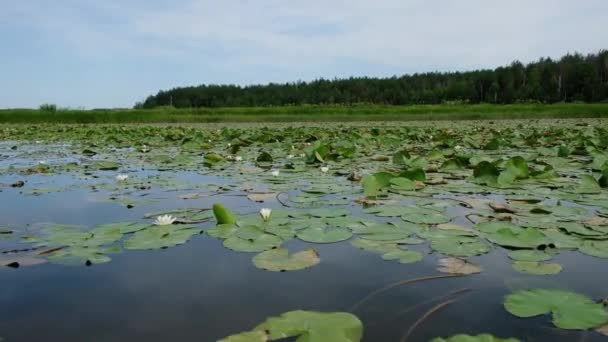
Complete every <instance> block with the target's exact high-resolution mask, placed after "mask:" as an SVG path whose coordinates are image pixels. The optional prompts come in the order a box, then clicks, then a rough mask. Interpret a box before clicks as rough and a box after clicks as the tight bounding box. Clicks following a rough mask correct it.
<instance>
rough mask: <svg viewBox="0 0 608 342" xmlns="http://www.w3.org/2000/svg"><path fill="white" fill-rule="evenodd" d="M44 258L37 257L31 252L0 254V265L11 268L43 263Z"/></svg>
mask: <svg viewBox="0 0 608 342" xmlns="http://www.w3.org/2000/svg"><path fill="white" fill-rule="evenodd" d="M45 262H47V260H46V259H43V258H38V257H36V256H35V255H34V254H33V253H9V254H2V255H0V265H1V266H8V267H12V268H18V267H24V266H34V265H39V264H44V263H45Z"/></svg>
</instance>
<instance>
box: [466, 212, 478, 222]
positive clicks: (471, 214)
mask: <svg viewBox="0 0 608 342" xmlns="http://www.w3.org/2000/svg"><path fill="white" fill-rule="evenodd" d="M470 216H477V217H479V215H477V214H474V213H469V214H466V215H464V217H466V219H467V220H469V222H471V223H472V224H476V223H477V221H474V220H472V219H471V217H470Z"/></svg>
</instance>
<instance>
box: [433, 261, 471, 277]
mask: <svg viewBox="0 0 608 342" xmlns="http://www.w3.org/2000/svg"><path fill="white" fill-rule="evenodd" d="M437 270H438V271H439V272H443V273H452V274H474V273H480V272H481V267H480V266H477V265H475V264H473V263H470V262H468V261H466V260H462V259H456V258H443V259H440V260H439V267H438V268H437Z"/></svg>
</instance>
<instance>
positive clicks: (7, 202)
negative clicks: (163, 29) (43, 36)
mask: <svg viewBox="0 0 608 342" xmlns="http://www.w3.org/2000/svg"><path fill="white" fill-rule="evenodd" d="M9 145H11V144H10V143H4V144H2V146H1V147H2V150H1V151H2V154H3V158H0V168H2V167H7V166H8V165H14V166H15V165H17V166H19V165H22V164H23V165H32V163H35V161H36V160H37V159H40V158H37V157H45V160H47V161H51V162H52V163H64V162H69V161H73V160H78V158H75V157H74V156H71V155H70V154H69V153H62V152H58V151H57V149H59V148H58V147H56V146H44V145H42V146H40V145H37V147H36V148H34V147H28V148H23V147H22V148H21V149H22V150H26V151H28V153H25V154H19V153H17V152H11V150H9V149H8V147H9ZM45 150H47V151H53V152H52V153H51V152H49V153H48V154H44V151H45ZM32 151H39V152H32ZM168 173H170V174H171V176H172V177H175V178H176V179H178V180H181V181H183V182H184V184H186V185H184V186H183V187H175V189H173V190H171V191H167V190H166V189H163V190H162V191H158V189H154V188H153V189H151V190H150V191H140V192H138V199H151V200H153V202H150V203H143V204H136V205H135V206H134V208H130V209H129V208H127V207H125V206H124V205H120V204H119V203H116V202H112V201H109V202H107V201H102V200H101V198H102V197H104V198H105V197H106V196H107V190H104V189H100V190H98V191H91V188H90V183H92V182H97V183H98V182H100V180H101V181H107V182H112V178H113V177H114V175H115V174H116V172H113V171H102V172H98V173H96V176H97V177H101V178H91V177H90V175H83V174H78V175H73V174H69V173H66V174H59V175H31V176H28V177H27V183H26V186H25V187H23V188H0V203H1V204H2V205H0V218H1V220H2V221H1V222H0V224H1V226H6V227H10V228H11V229H14V230H15V231H19V232H26V231H28V230H29V229H31V230H35V229H36V226H37V225H38V224H40V223H44V222H53V223H61V224H75V225H79V224H82V225H86V226H88V227H93V226H95V225H98V224H105V223H111V222H122V221H142V217H143V216H144V215H145V214H146V213H149V212H154V211H158V210H163V209H174V208H186V207H188V208H209V207H211V206H212V204H213V203H217V202H220V203H224V205H226V206H227V207H229V208H231V210H233V211H235V212H239V213H255V212H257V211H258V210H259V208H261V207H271V208H280V207H281V204H280V203H278V202H277V201H274V200H273V201H269V202H268V203H264V204H259V203H253V202H251V201H248V200H247V198H246V197H243V196H238V195H239V194H242V193H241V192H239V191H232V192H229V193H225V194H218V195H215V194H213V195H212V196H207V197H203V198H199V199H190V200H183V199H179V198H178V195H180V194H187V193H193V192H198V191H199V190H201V189H204V187H205V185H206V184H210V183H213V184H219V183H223V184H231V183H232V180H230V179H227V178H222V177H216V176H214V175H210V174H206V175H201V174H198V173H196V172H184V171H174V172H173V171H169V172H168ZM155 174H159V173H158V172H156V171H153V170H148V169H146V170H143V171H142V170H141V169H137V166H135V165H133V166H131V167H130V171H129V175H130V177H131V178H132V179H137V178H139V179H145V178H146V177H150V176H152V175H155ZM104 177H105V178H107V180H105V178H104ZM23 178H24V177H22V176H20V175H16V174H14V173H10V172H5V173H4V174H1V175H0V183H7V184H11V183H13V182H15V181H17V180H20V179H23ZM37 187H58V188H61V189H62V190H61V191H53V192H51V193H48V194H43V195H40V196H35V195H28V194H27V191H28V190H31V189H32V188H37ZM201 191H204V190H201ZM142 195H145V196H143V197H142ZM346 208H349V209H351V210H352V212H353V214H354V215H361V209H360V206H359V205H357V204H355V203H353V204H351V205H349V206H346ZM463 210H464V209H462V208H451V209H450V210H448V211H447V215H448V216H450V217H453V218H454V221H453V222H455V223H460V224H469V225H470V223H468V222H467V221H466V219H464V218H463V217H462V215H463V213H464V211H463ZM214 225H215V224H214V223H213V222H206V223H203V224H201V225H200V227H202V228H204V229H208V228H209V227H212V226H214ZM16 246H18V244H17V243H16V242H15V241H13V240H3V239H0V251H7V250H10V249H13V248H16ZM284 246H286V247H288V248H289V249H290V250H292V247H293V250H300V249H302V248H306V247H314V248H315V249H316V250H317V252H318V254H319V255H320V257H321V263H320V264H318V265H316V266H314V267H312V268H309V269H305V270H301V271H294V272H286V273H274V272H267V271H263V270H260V269H257V268H256V267H254V266H253V264H252V262H251V257H252V255H254V254H252V253H238V252H234V251H231V250H228V249H226V248H224V247H223V245H222V241H221V240H219V239H215V238H212V237H210V236H207V235H205V234H202V235H197V236H194V237H193V238H192V240H190V241H189V242H188V243H186V244H184V245H180V246H177V247H173V248H169V249H163V250H154V251H124V252H122V253H119V254H113V255H112V261H111V262H109V263H105V264H99V265H93V266H91V267H86V266H77V267H70V266H64V265H56V264H51V263H46V264H42V265H36V266H30V267H20V268H17V269H13V268H7V267H3V268H1V269H0V284H1V285H0V308H2V310H0V337H2V338H4V339H6V341H9V342H13V341H42V340H46V341H128V340H129V341H167V340H171V341H215V340H217V339H220V338H222V337H225V336H228V335H231V334H235V333H237V332H241V331H246V330H249V329H251V328H253V327H255V326H256V325H257V324H259V323H260V322H262V321H264V320H265V319H266V318H267V317H269V316H277V315H279V314H281V313H283V312H286V311H291V310H296V309H304V310H315V311H350V312H352V313H354V314H356V315H357V316H358V317H359V318H360V319H361V320H362V322H363V324H364V331H365V334H364V341H400V339H401V338H402V336H404V334H405V333H406V332H407V331H408V329H409V328H410V327H412V326H413V325H414V324H415V322H416V321H417V320H419V319H420V318H421V317H422V316H423V315H424V314H425V313H426V312H427V311H429V310H430V309H432V308H433V307H435V306H436V305H438V304H440V303H442V302H445V301H446V300H447V299H449V298H455V299H456V300H455V301H454V302H452V303H451V304H449V305H447V306H445V307H443V308H442V309H441V310H438V311H437V312H435V313H434V314H432V315H431V316H429V317H428V318H426V319H425V320H423V321H422V322H420V323H419V325H418V326H417V327H416V328H415V330H414V331H413V332H412V333H411V335H410V339H409V340H410V341H427V340H430V339H432V338H434V337H437V336H450V335H454V334H458V333H468V334H477V333H492V334H494V335H496V336H500V337H517V338H520V339H521V340H524V341H573V340H579V339H584V341H587V342H589V341H603V340H606V339H607V338H606V337H604V336H601V335H600V334H598V333H595V332H577V331H566V330H560V329H557V328H555V327H553V325H552V324H551V322H550V317H549V316H547V315H545V316H542V317H537V318H532V319H519V318H516V317H515V316H512V315H510V314H509V313H508V312H507V311H506V310H505V309H504V308H503V304H502V302H503V298H504V296H505V295H507V294H509V293H511V292H512V291H513V290H517V289H525V288H535V287H538V288H559V289H568V290H571V291H574V292H578V293H583V294H585V295H587V296H589V297H591V298H594V299H599V298H605V297H606V296H607V295H608V293H607V290H606V286H605V284H606V283H608V272H605V271H602V270H606V259H599V258H593V257H590V256H586V255H583V254H581V253H577V252H564V253H561V254H560V255H559V256H557V257H556V258H555V259H554V262H557V263H559V264H561V265H562V266H563V267H564V271H563V272H561V273H560V274H558V275H553V276H535V275H526V274H521V273H518V272H516V271H514V270H513V269H512V268H511V263H510V261H509V259H508V258H507V256H506V251H505V250H504V249H499V248H495V249H494V250H493V251H492V252H491V253H490V254H486V255H483V256H479V257H472V258H469V259H468V260H469V261H472V262H474V263H478V264H479V265H481V266H482V267H483V269H484V271H483V272H482V273H480V274H477V275H471V276H465V277H455V278H444V279H435V280H428V281H423V282H418V283H414V284H409V285H404V286H399V287H395V288H393V289H391V290H389V291H386V292H383V293H381V294H379V295H377V296H375V297H373V298H372V299H371V300H369V301H367V302H365V303H364V304H363V305H361V306H360V307H358V308H357V309H356V310H354V311H351V310H352V307H353V305H354V304H355V303H357V302H358V301H360V300H361V299H362V298H364V297H366V296H367V295H368V294H370V293H371V292H373V291H374V290H377V289H380V288H382V287H384V286H386V285H388V284H391V283H395V282H398V281H402V280H407V279H414V278H418V277H424V276H431V275H436V274H438V272H437V271H436V265H437V260H438V259H439V258H441V256H440V255H439V254H437V253H433V252H432V251H431V250H430V249H429V247H428V246H427V244H424V245H420V246H413V247H411V249H413V250H418V251H422V252H424V254H425V258H424V259H423V261H421V262H418V263H415V264H400V263H397V262H391V261H385V260H382V259H381V258H380V257H379V256H378V255H377V254H375V253H371V252H368V251H364V250H360V249H358V248H355V247H353V246H351V244H350V243H349V242H348V241H343V242H339V243H333V244H311V243H306V242H303V241H300V240H297V239H293V240H290V241H288V242H287V243H286V245H284ZM427 254H428V255H427ZM451 293H452V294H453V293H457V295H454V296H451V297H449V296H447V295H449V294H451Z"/></svg>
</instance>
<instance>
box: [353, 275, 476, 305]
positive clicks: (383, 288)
mask: <svg viewBox="0 0 608 342" xmlns="http://www.w3.org/2000/svg"><path fill="white" fill-rule="evenodd" d="M464 276H465V275H464V274H438V275H434V276H425V277H420V278H414V279H408V280H400V281H398V282H396V283H392V284H388V285H386V286H384V287H382V288H380V289H378V290H375V291H372V292H371V293H370V294H368V295H367V296H365V297H363V298H362V299H361V300H360V301H358V302H357V303H355V304H354V305H353V306H352V307H351V308H350V310H349V311H351V312H354V311H355V310H357V309H358V308H359V307H360V306H361V305H363V303H365V302H367V301H368V300H370V299H371V298H373V297H374V296H376V295H377V294H379V293H382V292H385V291H387V290H390V289H392V288H395V287H397V286H401V285H407V284H413V283H417V282H420V281H426V280H434V279H443V278H454V277H464Z"/></svg>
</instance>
